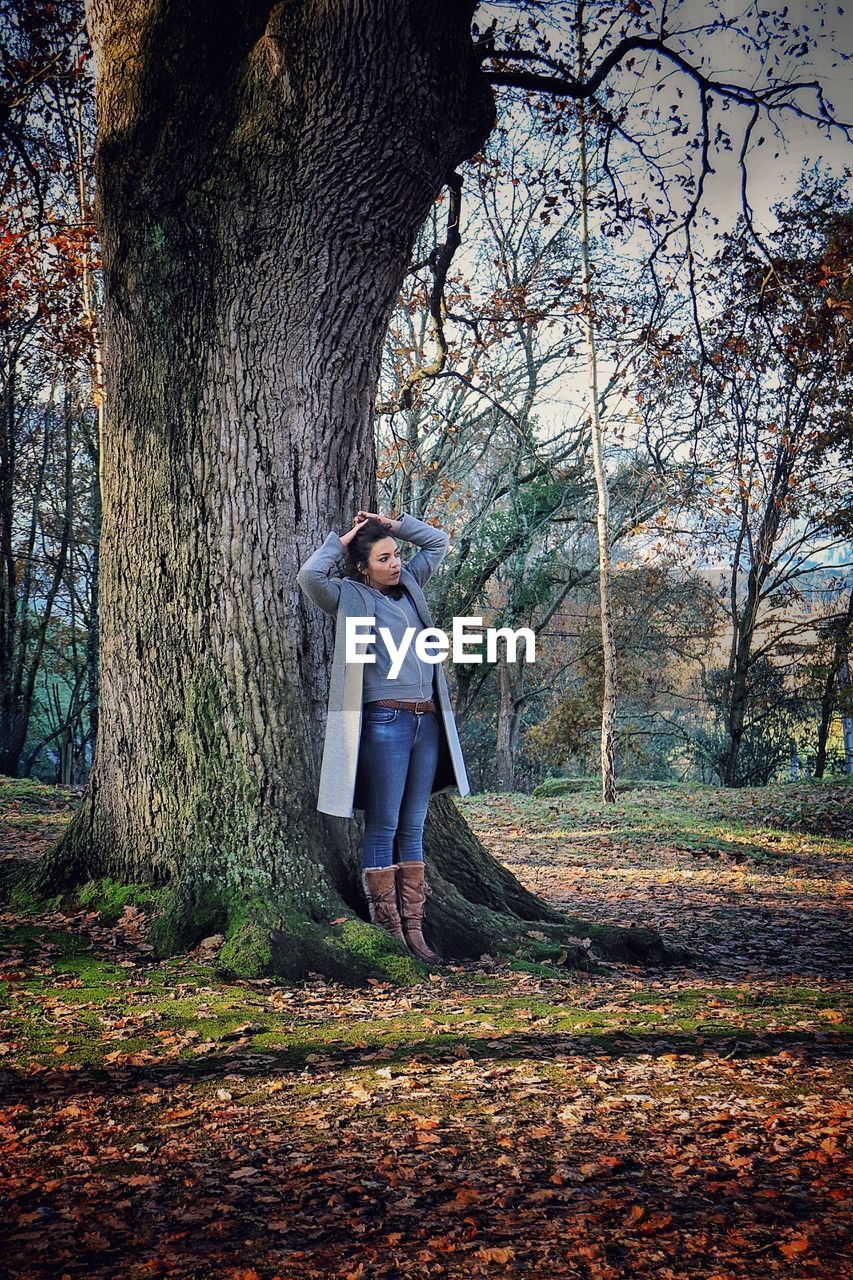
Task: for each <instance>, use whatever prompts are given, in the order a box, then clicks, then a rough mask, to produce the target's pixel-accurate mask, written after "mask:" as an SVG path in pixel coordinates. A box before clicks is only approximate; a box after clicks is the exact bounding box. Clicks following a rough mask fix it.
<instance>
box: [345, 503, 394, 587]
mask: <svg viewBox="0 0 853 1280" xmlns="http://www.w3.org/2000/svg"><path fill="white" fill-rule="evenodd" d="M393 537H394V535H393V533H392V532H391V530H390V529H386V527H385V525H384V524H381V523H380V521H378V520H365V522H364V524H363V525H362V526H361V528H360V529H359V531H358V533H357V534H356V535H355V537H354V538H353V539H352V541H351V542H349V543H347V547H346V572H345V575H344V576H345V577H347V578H354V579H355V581H356V582H360V583H362V584H364V575H363V574H362V572H361V570H360V569H359V567H358V566H359V563H363V564H366V563H367V560H368V557H369V556H370V548H371V547H372V546H373V544H374V543H375V542H381V541H382V539H383V538H393ZM404 591H405V587H404V586H403V585H402V583H400V582H398V583H396V585H394V586H391V587H389V588H388V590H387V592H386V595H389V596H391V597H392V598H393V599H394V600H399V599H400V597H401V596H402V595H403V592H404Z"/></svg>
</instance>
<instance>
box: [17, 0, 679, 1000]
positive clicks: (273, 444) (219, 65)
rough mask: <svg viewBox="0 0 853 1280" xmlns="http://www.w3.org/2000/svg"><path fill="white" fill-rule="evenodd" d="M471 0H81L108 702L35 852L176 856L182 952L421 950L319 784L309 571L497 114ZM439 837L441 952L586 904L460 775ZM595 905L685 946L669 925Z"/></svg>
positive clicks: (322, 643) (235, 958) (629, 943)
mask: <svg viewBox="0 0 853 1280" xmlns="http://www.w3.org/2000/svg"><path fill="white" fill-rule="evenodd" d="M474 7H475V5H474V4H473V3H471V2H470V0H444V2H443V3H436V2H434V0H432V2H430V3H426V2H425V0H393V2H392V0H376V2H375V3H373V4H371V5H369V6H364V5H355V4H337V5H331V4H329V3H325V2H321V0H314V2H313V3H310V2H306V3H303V4H299V5H285V4H277V5H273V4H271V3H270V2H269V0H266V2H264V3H262V2H261V0H257V2H256V3H251V2H250V3H246V4H243V5H238V6H235V5H232V4H230V3H223V0H212V2H211V0H206V3H204V4H202V3H197V4H183V5H170V4H166V3H165V2H164V0H126V2H125V3H116V2H113V3H107V2H106V0H89V2H88V4H87V19H88V25H89V30H90V34H91V37H92V41H93V45H94V47H95V51H96V63H97V76H98V83H97V113H98V130H99V141H98V149H97V156H96V179H97V197H98V209H97V215H98V221H99V229H100V236H101V242H102V248H103V264H104V284H105V306H104V317H103V327H104V342H105V362H106V383H107V393H106V394H107V404H106V430H105V434H104V438H103V440H102V441H101V483H102V489H103V509H102V534H101V546H100V565H101V584H100V600H99V609H100V640H101V652H100V658H101V706H100V724H99V732H98V738H97V744H96V751H95V758H94V766H93V770H92V774H91V778H90V781H89V785H88V787H87V789H86V792H85V794H84V796H83V799H82V802H81V805H80V808H79V810H78V811H77V812H76V814H75V817H74V820H73V822H72V824H71V825H70V827H69V829H68V830H67V832H66V834H65V835H64V837H63V838H62V839H61V840H60V842H59V843H58V844H57V845H56V846H55V847H54V848H53V849H52V850H50V851H49V852H48V854H47V855H46V856H45V858H44V859H43V860H42V863H41V864H40V866H39V869H38V872H37V874H36V875H35V876H32V877H31V878H30V879H29V880H28V881H27V882H26V884H27V889H28V890H29V891H33V890H40V891H42V890H46V891H51V892H54V893H55V892H56V891H57V890H59V889H61V888H62V887H64V886H73V885H75V884H77V883H79V882H81V881H84V880H90V879H97V878H99V877H114V878H116V879H119V880H122V881H125V882H139V883H143V884H151V883H154V884H155V885H157V886H162V889H163V892H162V902H161V904H160V910H159V912H158V913H157V914H156V915H155V917H154V919H153V921H152V926H151V936H152V938H153V940H154V942H155V944H156V947H157V950H158V953H159V954H169V953H172V952H176V951H178V950H180V949H182V948H185V947H187V946H189V945H192V944H194V943H196V942H197V941H198V940H199V939H201V938H202V937H204V936H205V935H207V934H211V933H214V932H223V933H225V935H226V938H227V942H226V945H225V948H224V950H223V953H222V959H223V962H224V963H226V964H228V965H229V966H230V967H233V968H235V969H237V970H238V971H240V972H273V973H279V974H283V975H287V976H291V977H293V976H300V975H303V974H305V973H307V972H311V971H317V972H321V973H326V974H329V975H331V976H335V977H340V978H343V979H345V980H350V979H354V980H356V981H358V980H361V979H362V978H363V976H364V975H366V974H374V973H380V974H385V975H393V974H402V973H403V971H404V969H405V967H406V965H408V966H409V968H410V969H411V966H413V965H415V966H416V963H417V962H415V961H414V960H413V958H412V957H411V956H409V955H408V953H405V954H402V950H403V949H402V947H401V945H400V944H397V943H394V942H393V940H391V939H390V938H389V937H388V936H387V935H386V934H384V933H383V932H382V931H381V930H378V929H376V928H375V927H373V926H370V925H369V924H367V923H365V921H366V920H367V910H366V906H365V903H364V899H363V894H362V890H361V886H360V881H359V872H360V830H361V825H360V823H355V822H346V821H343V820H340V819H335V818H329V817H326V816H325V815H321V814H318V813H317V811H316V808H315V804H316V794H317V777H318V773H319V760H320V751H321V743H322V727H323V713H324V711H325V706H326V695H327V687H328V673H329V668H330V664H331V658H332V640H333V633H332V623H331V620H330V619H327V618H325V617H324V616H323V615H321V614H320V612H319V610H316V609H312V608H311V607H310V606H309V605H306V603H305V602H304V601H303V600H302V598H301V593H300V591H299V589H298V587H297V585H296V571H297V569H298V567H299V564H300V563H301V562H302V561H303V560H304V559H305V558H306V557H307V555H308V554H309V553H310V551H311V550H313V549H314V548H315V547H316V546H317V545H318V544H319V543H320V542H321V541H322V539H323V538H324V536H325V534H326V533H327V532H328V530H329V529H330V528H337V529H343V528H348V527H349V524H350V522H351V518H352V513H353V512H354V511H355V510H356V509H358V508H359V507H367V508H370V507H371V506H372V504H373V498H372V495H373V493H374V473H375V459H374V445H373V427H372V406H373V403H374V399H375V391H376V382H377V374H378V368H379V360H380V350H381V344H382V340H383V335H384V333H385V329H386V325H387V322H388V319H389V315H390V311H391V308H392V305H393V303H394V300H395V297H396V295H397V292H398V289H399V287H400V284H401V281H402V279H403V275H404V272H405V271H406V269H407V267H408V265H409V261H410V252H411V249H412V246H413V243H414V240H415V235H416V232H417V230H418V228H419V226H420V225H421V223H422V222H423V220H424V218H425V217H426V216H427V213H428V211H429V209H430V207H431V205H432V203H433V201H434V199H435V197H436V195H437V193H438V192H439V190H440V189H441V187H442V185H443V183H444V182H445V180H446V179H447V177H448V175H449V174H450V173H451V172H452V171H453V169H454V167H455V166H456V165H457V164H459V163H460V162H461V161H462V160H463V159H465V158H466V157H468V156H470V155H472V154H474V153H475V152H476V151H477V150H478V149H479V148H480V147H481V146H482V144H483V142H484V140H485V139H486V137H487V136H488V133H489V131H490V130H491V128H492V126H493V123H494V120H495V108H494V103H493V99H492V95H491V91H490V90H489V88H488V85H487V84H486V82H485V80H484V78H483V77H482V76H481V74H480V70H479V66H478V61H477V55H476V52H475V50H474V47H473V45H472V40H471V34H470V22H471V16H472V13H473V10H474ZM437 625H445V624H444V623H443V622H440V621H437ZM427 856H428V858H429V859H430V861H431V863H432V875H431V880H432V889H433V893H432V896H431V897H430V898H429V899H428V903H427V925H428V928H429V930H430V932H431V936H432V938H433V940H434V941H435V943H436V945H437V946H438V947H439V949H440V950H441V951H442V952H443V953H445V954H446V955H447V956H448V957H464V956H478V955H479V954H481V953H482V952H483V951H492V952H495V951H504V952H506V951H508V950H509V949H510V948H513V949H515V948H516V947H517V945H518V939H519V937H522V938H523V936H524V931H525V930H527V929H529V927H530V922H534V921H535V922H536V929H537V932H538V933H539V935H540V938H541V937H542V934H543V932H545V933H547V936H548V938H549V940H553V941H554V943H555V945H557V946H558V947H559V946H560V944H561V941H563V940H565V939H569V938H570V937H571V935H572V934H573V933H578V932H580V931H581V929H583V926H582V925H581V926H579V923H578V922H577V921H571V920H568V919H567V918H566V917H565V916H563V915H561V914H560V913H558V912H556V911H554V910H552V909H551V908H550V907H548V906H547V904H545V903H543V902H541V901H540V900H539V899H537V898H536V897H535V895H533V894H531V893H529V892H528V891H526V890H525V889H524V888H523V887H522V886H521V885H520V884H519V883H518V882H517V881H516V880H515V879H514V878H513V877H512V876H511V875H510V874H509V873H508V872H506V871H505V870H504V869H503V868H501V867H500V866H499V865H498V864H497V863H496V862H495V861H494V859H492V858H491V857H490V856H489V855H488V853H487V852H486V850H485V849H484V848H483V847H482V845H480V844H479V842H477V841H476V840H475V839H474V837H473V836H472V835H471V833H470V831H469V830H468V827H467V825H466V824H465V822H464V821H463V819H462V818H461V817H460V816H459V814H458V812H457V810H456V808H455V806H454V805H453V804H452V803H451V801H450V800H449V799H448V798H447V797H438V798H437V799H436V800H435V801H434V802H433V804H432V806H431V812H430V818H429V822H428V827H427ZM583 932H584V933H594V934H597V936H598V938H599V940H600V943H601V949H602V950H603V951H604V952H607V951H609V952H611V953H614V952H616V953H619V952H621V953H625V954H631V955H632V956H635V957H636V956H640V955H644V954H645V955H654V956H655V957H657V958H663V959H665V958H666V955H667V953H666V952H665V951H664V950H663V948H662V947H661V945H660V940H659V939H658V938H657V937H656V935H654V934H653V933H651V932H650V931H647V930H641V929H631V930H617V929H613V930H610V931H607V930H599V931H595V930H590V929H588V928H587V929H583ZM567 946H568V955H569V961H570V962H571V958H572V955H573V954H574V953H573V951H572V947H571V944H570V943H567ZM563 950H564V952H565V947H564V948H563ZM577 954H578V955H581V954H582V950H578V952H577Z"/></svg>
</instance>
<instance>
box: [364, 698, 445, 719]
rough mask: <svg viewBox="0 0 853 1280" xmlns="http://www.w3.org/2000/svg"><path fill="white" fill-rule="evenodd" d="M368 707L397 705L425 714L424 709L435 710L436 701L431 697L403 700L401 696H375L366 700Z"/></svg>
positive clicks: (416, 713)
mask: <svg viewBox="0 0 853 1280" xmlns="http://www.w3.org/2000/svg"><path fill="white" fill-rule="evenodd" d="M364 705H365V706H366V707H397V708H402V709H404V710H406V711H414V713H415V715H418V716H419V715H423V713H424V711H435V703H434V702H433V701H432V699H431V698H424V699H421V698H418V699H415V700H414V701H408V702H405V701H402V700H401V699H400V698H375V699H374V700H373V701H372V702H365V704H364Z"/></svg>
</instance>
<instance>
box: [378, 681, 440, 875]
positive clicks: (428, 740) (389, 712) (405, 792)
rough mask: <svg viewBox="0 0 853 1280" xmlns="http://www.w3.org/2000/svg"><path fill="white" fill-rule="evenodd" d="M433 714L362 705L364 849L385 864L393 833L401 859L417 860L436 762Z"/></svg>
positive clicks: (421, 853) (391, 858)
mask: <svg viewBox="0 0 853 1280" xmlns="http://www.w3.org/2000/svg"><path fill="white" fill-rule="evenodd" d="M438 714H439V713H438V712H437V711H423V712H421V713H420V714H417V713H415V712H414V711H409V710H408V709H407V708H406V707H371V706H365V707H363V708H362V717H361V742H360V745H359V768H360V769H362V770H363V773H364V784H365V805H364V853H363V863H364V866H365V867H366V868H369V867H390V866H391V864H392V862H393V861H394V836H395V835H396V837H397V848H398V850H399V854H400V861H401V862H423V860H424V846H423V832H424V823H425V822H426V815H427V807H428V805H429V798H430V795H431V794H432V784H433V781H434V779H435V767H436V764H437V763H438V735H439V725H438Z"/></svg>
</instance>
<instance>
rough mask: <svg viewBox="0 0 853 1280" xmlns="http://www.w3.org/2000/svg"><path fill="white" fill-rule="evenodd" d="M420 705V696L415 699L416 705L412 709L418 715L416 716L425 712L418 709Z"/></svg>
mask: <svg viewBox="0 0 853 1280" xmlns="http://www.w3.org/2000/svg"><path fill="white" fill-rule="evenodd" d="M420 705H421V699H420V698H416V699H415V705H414V706H413V707H412V710H413V711H414V713H415V715H416V716H422V715H423V714H424V713H423V711H418V707H419V706H420Z"/></svg>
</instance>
